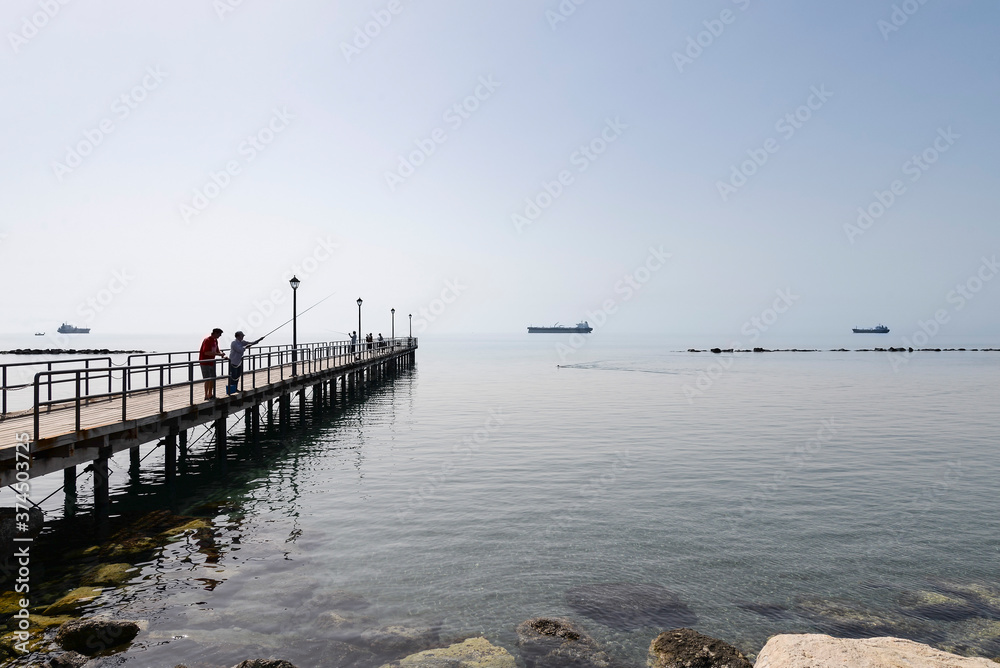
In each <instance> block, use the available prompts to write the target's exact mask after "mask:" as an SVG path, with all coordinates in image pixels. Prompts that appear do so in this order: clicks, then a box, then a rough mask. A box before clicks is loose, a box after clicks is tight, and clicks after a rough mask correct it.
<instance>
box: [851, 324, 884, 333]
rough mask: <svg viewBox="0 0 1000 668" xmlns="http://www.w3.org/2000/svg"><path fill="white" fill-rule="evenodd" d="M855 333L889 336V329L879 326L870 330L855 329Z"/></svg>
mask: <svg viewBox="0 0 1000 668" xmlns="http://www.w3.org/2000/svg"><path fill="white" fill-rule="evenodd" d="M853 331H854V333H855V334H888V333H889V328H888V327H886V326H885V325H878V326H877V327H870V328H868V329H865V328H863V327H855V328H854V330H853Z"/></svg>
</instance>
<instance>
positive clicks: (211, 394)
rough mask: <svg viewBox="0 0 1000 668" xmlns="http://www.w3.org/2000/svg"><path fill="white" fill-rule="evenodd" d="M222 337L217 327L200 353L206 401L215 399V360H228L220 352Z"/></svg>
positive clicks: (203, 343) (202, 346) (206, 338)
mask: <svg viewBox="0 0 1000 668" xmlns="http://www.w3.org/2000/svg"><path fill="white" fill-rule="evenodd" d="M220 336H222V330H221V329H219V328H218V327H216V328H215V329H213V330H212V333H211V334H209V335H208V336H206V337H205V339H204V340H203V341H202V342H201V350H200V351H199V352H198V360H199V362H200V363H201V377H202V378H204V379H205V401H208V400H209V399H214V398H215V358H216V357H221V358H222V359H226V356H225V355H224V354H223V353H222V351H221V350H219V337H220Z"/></svg>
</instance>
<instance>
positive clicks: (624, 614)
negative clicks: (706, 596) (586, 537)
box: [566, 582, 698, 631]
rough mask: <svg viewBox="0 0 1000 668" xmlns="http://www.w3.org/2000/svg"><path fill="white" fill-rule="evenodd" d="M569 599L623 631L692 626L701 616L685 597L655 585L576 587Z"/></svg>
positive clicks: (584, 612) (582, 610) (579, 609)
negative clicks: (682, 599)
mask: <svg viewBox="0 0 1000 668" xmlns="http://www.w3.org/2000/svg"><path fill="white" fill-rule="evenodd" d="M566 602H567V603H568V604H569V607H571V608H572V609H573V610H575V611H576V612H578V613H580V614H581V615H583V616H585V617H589V618H590V619H593V620H594V621H595V622H598V623H600V624H604V625H605V626H610V627H611V628H613V629H617V630H619V631H634V630H635V629H639V628H644V627H654V628H661V629H662V628H679V627H681V626H691V625H693V624H695V623H696V622H697V621H698V616H697V615H695V614H694V612H693V611H692V610H691V608H689V607H688V606H687V605H686V604H685V603H684V602H683V601H681V599H680V598H679V597H678V596H677V594H674V593H673V592H670V591H668V590H666V589H664V588H663V587H660V586H659V585H654V584H633V583H628V582H610V583H605V584H594V585H583V586H580V587H573V588H572V589H570V590H569V591H567V592H566Z"/></svg>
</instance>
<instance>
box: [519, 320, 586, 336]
mask: <svg viewBox="0 0 1000 668" xmlns="http://www.w3.org/2000/svg"><path fill="white" fill-rule="evenodd" d="M592 331H594V328H593V327H591V326H590V325H588V324H587V321H586V320H584V321H583V322H578V323H576V325H574V326H573V327H569V326H567V325H560V324H559V323H556V324H555V325H553V326H552V327H528V334H564V333H567V332H569V333H576V334H590V333H591V332H592Z"/></svg>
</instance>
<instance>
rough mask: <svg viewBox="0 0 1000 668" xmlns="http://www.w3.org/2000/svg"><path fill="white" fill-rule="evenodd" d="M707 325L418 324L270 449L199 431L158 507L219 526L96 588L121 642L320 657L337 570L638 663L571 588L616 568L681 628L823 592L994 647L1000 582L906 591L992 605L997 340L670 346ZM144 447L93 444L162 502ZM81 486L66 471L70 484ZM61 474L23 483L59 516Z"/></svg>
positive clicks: (742, 635) (808, 599) (771, 614)
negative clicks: (683, 619) (648, 587)
mask: <svg viewBox="0 0 1000 668" xmlns="http://www.w3.org/2000/svg"><path fill="white" fill-rule="evenodd" d="M557 342H562V343H564V344H566V347H565V348H559V349H557V346H556V344H557ZM171 343H172V342H171ZM725 343H726V341H724V340H718V341H710V340H694V339H692V340H684V341H681V340H676V341H665V340H657V339H655V338H653V337H649V338H645V339H636V338H625V337H620V338H615V337H612V336H593V337H592V338H588V339H586V341H585V343H584V344H583V345H582V346H580V347H578V348H574V347H572V345H570V342H569V341H568V339H566V338H565V337H561V336H558V335H557V336H554V337H552V336H542V335H535V336H528V335H517V336H513V335H512V336H503V337H498V336H483V337H465V338H455V339H435V338H430V337H428V338H424V339H422V340H421V347H420V350H419V351H418V353H417V366H416V368H415V369H413V370H410V371H408V372H405V373H403V374H402V375H400V376H399V377H398V378H396V379H394V380H393V381H391V382H389V383H387V384H385V385H384V386H382V387H380V388H379V389H377V390H376V391H374V392H372V393H371V394H370V395H369V396H368V397H367V399H366V400H365V401H363V402H359V403H354V404H351V405H350V406H348V407H347V408H346V409H344V410H339V409H338V410H337V411H335V412H333V413H328V414H325V415H319V416H316V415H312V414H310V415H309V416H307V425H306V426H305V427H304V428H303V429H301V430H299V431H297V432H295V433H294V434H293V436H291V437H287V438H285V439H283V440H282V439H280V438H279V437H278V436H269V437H268V438H267V439H265V443H264V452H265V459H266V463H260V462H257V463H254V462H250V461H235V460H234V461H232V462H231V464H230V466H229V472H228V474H227V475H226V476H222V475H220V474H219V472H218V471H217V470H216V469H215V468H214V467H213V465H212V463H211V458H205V459H204V460H201V459H199V458H198V457H197V456H195V457H193V458H192V463H191V465H190V468H189V472H188V474H187V475H186V479H185V481H184V482H183V483H182V484H181V485H180V488H179V489H178V491H177V492H176V493H175V495H174V498H173V499H172V501H173V507H174V508H175V509H176V510H178V511H179V512H182V513H189V514H194V515H198V516H201V517H205V518H207V519H209V520H210V521H211V523H212V525H213V527H214V529H213V532H214V546H213V548H212V549H211V550H206V549H204V546H203V545H202V546H201V547H199V545H197V544H195V543H194V542H193V541H191V540H187V541H182V542H179V543H175V544H172V545H170V546H167V547H166V548H164V549H162V551H159V552H157V553H156V555H155V557H154V558H153V559H152V560H151V561H148V562H143V563H142V564H141V571H140V572H138V573H137V575H136V577H135V578H134V579H133V580H132V582H131V583H130V584H129V585H128V586H126V587H124V588H119V589H115V590H107V591H106V592H105V594H104V595H102V597H100V598H99V599H97V601H96V602H95V603H93V604H92V605H91V611H92V612H94V613H109V614H113V615H115V616H119V617H125V618H133V619H142V620H147V621H148V630H147V631H146V632H144V633H143V635H141V636H140V637H139V639H138V640H137V641H136V643H135V644H134V645H133V647H132V649H130V650H129V651H128V652H127V653H126V654H125V655H124V657H125V658H126V659H127V660H126V664H127V665H136V666H139V665H148V666H172V665H175V664H177V663H185V664H187V665H189V666H199V665H217V666H221V665H232V664H233V663H236V662H238V661H239V660H242V659H245V658H253V657H256V656H274V657H278V658H287V659H289V660H291V661H292V662H293V663H296V664H297V665H300V666H310V665H326V664H325V663H324V661H325V660H326V659H324V653H323V651H322V642H321V641H318V640H317V631H316V627H315V625H314V621H315V617H316V615H318V614H319V612H321V611H322V610H320V609H319V608H315V607H311V605H312V604H311V603H310V600H314V601H315V600H317V599H315V598H314V596H315V595H316V594H317V593H322V592H326V591H333V590H347V591H350V592H355V593H357V594H360V595H363V596H364V597H365V598H367V599H368V600H369V601H370V602H371V603H372V608H371V610H370V611H369V612H368V614H370V615H372V616H374V617H376V618H377V619H378V621H379V623H382V624H387V623H402V624H409V625H428V624H439V625H441V628H442V630H443V632H444V633H446V634H455V635H457V634H463V633H483V634H485V635H486V636H487V637H488V638H490V639H491V640H493V641H494V642H497V643H499V644H502V645H504V646H506V647H508V648H509V649H511V650H514V649H515V635H514V629H515V627H516V626H517V624H518V623H520V622H521V621H523V620H525V619H527V618H529V617H533V616H537V615H558V616H564V617H569V618H572V619H574V620H576V621H577V622H579V623H580V624H582V625H583V626H584V627H585V628H586V629H587V630H588V631H589V632H590V633H592V634H593V635H594V636H595V638H597V639H598V640H599V641H600V642H602V643H606V644H607V646H608V647H609V648H610V649H611V650H612V651H613V652H614V653H615V654H616V655H617V656H619V657H620V658H622V659H624V660H626V661H629V662H631V663H633V664H634V665H642V664H643V663H644V656H645V651H646V648H647V647H648V644H649V642H650V640H651V639H652V638H653V637H654V636H655V634H656V633H657V632H658V631H659V630H660V629H659V628H655V627H648V628H640V629H636V630H629V631H625V630H619V629H615V628H612V627H610V626H605V625H604V624H601V623H599V622H597V621H594V620H591V619H588V618H586V617H583V616H581V614H580V613H579V612H577V611H574V610H573V609H572V608H571V607H570V606H569V604H568V602H567V598H566V592H567V591H568V590H570V589H571V588H574V587H580V586H583V585H591V584H597V583H617V582H625V583H649V584H656V585H659V586H661V587H664V588H666V589H668V590H670V591H671V592H674V593H675V594H676V595H677V596H679V597H680V599H681V600H682V601H683V602H685V603H686V604H687V605H688V606H689V607H690V609H691V610H692V611H693V612H694V613H695V614H696V615H697V622H696V623H695V624H694V626H695V628H697V629H698V630H700V631H702V632H704V633H708V634H710V635H714V636H717V637H720V638H723V639H725V640H728V641H730V642H733V643H735V644H737V645H738V646H740V647H741V648H743V649H745V650H746V651H749V652H756V651H757V650H759V648H760V647H761V645H762V644H763V643H764V642H765V641H766V639H767V637H768V636H769V635H772V634H775V633H780V632H785V631H808V630H817V629H819V630H824V629H826V628H827V627H825V626H824V624H825V623H828V622H829V615H827V617H823V614H826V613H824V612H822V611H827V612H828V610H827V609H828V608H830V607H837V606H839V607H838V608H837V609H839V610H841V613H839V614H840V615H841V617H843V616H844V615H847V616H851V615H855V616H857V617H859V618H863V619H867V618H870V619H875V620H883V619H887V620H890V622H887V623H897V622H898V623H899V624H900V625H901V626H900V628H903V627H905V628H912V629H915V631H914V635H917V636H920V635H921V634H926V637H927V638H928V639H933V640H935V641H936V642H939V643H942V644H944V645H949V646H955V647H960V648H961V647H964V648H966V651H979V652H982V653H989V652H990V651H992V650H991V649H990V647H992V646H991V645H990V644H989V643H990V642H993V641H992V640H990V639H989V638H993V637H994V636H995V637H996V641H997V642H998V643H1000V629H997V628H996V627H997V625H996V623H995V622H989V621H987V620H988V619H989V618H990V617H991V616H993V617H994V618H996V617H997V616H1000V607H998V608H997V609H996V614H994V613H993V612H990V611H989V610H986V612H981V614H977V615H970V614H959V615H952V614H949V613H947V611H945V612H943V613H941V614H933V611H932V612H930V613H928V612H927V611H926V610H924V612H923V613H922V614H913V605H914V604H913V603H912V601H913V599H914V596H917V595H916V594H914V593H913V592H918V591H936V592H941V591H944V590H946V589H948V588H949V587H955V588H958V589H961V588H965V589H963V591H965V590H968V589H969V588H973V589H974V588H976V587H978V588H980V590H982V591H985V592H987V594H986V595H987V597H988V596H990V595H995V596H996V597H997V604H998V606H1000V593H997V592H996V590H990V589H989V588H990V587H993V586H994V585H995V583H996V582H997V580H998V576H1000V559H998V558H1000V554H998V550H1000V516H998V513H997V508H998V502H997V499H998V498H1000V457H998V456H997V447H998V435H997V433H998V432H997V410H998V409H997V405H998V398H1000V396H998V390H997V388H998V385H997V379H998V377H1000V353H992V352H968V351H967V352H941V353H934V352H921V353H914V354H913V355H912V356H908V357H902V358H897V359H896V361H895V362H893V361H892V360H891V359H890V358H889V357H888V356H887V354H886V353H872V352H868V353H861V352H810V353H790V352H789V353H773V354H743V355H736V356H732V355H728V356H727V355H712V354H710V353H700V354H695V353H688V352H681V351H683V350H685V349H686V348H689V347H692V346H694V347H698V348H707V347H712V346H713V345H724V344H725ZM996 343H997V342H989V341H978V342H970V341H954V342H953V341H945V340H944V338H943V337H941V339H940V340H939V341H935V342H934V343H933V344H932V345H935V346H940V347H951V346H954V347H960V346H965V347H980V346H983V347H985V346H989V345H991V344H992V345H994V346H996ZM768 344H770V345H769V347H799V348H824V349H828V348H839V347H846V348H859V347H873V346H875V345H882V346H888V345H899V341H898V340H897V339H896V338H892V339H890V338H888V337H881V338H878V337H876V338H872V337H868V338H865V337H860V338H859V337H853V338H850V337H845V338H841V339H836V340H829V341H812V342H810V341H808V340H807V341H801V340H800V341H795V342H788V343H785V342H777V343H776V342H773V341H772V342H768V343H766V344H763V345H768ZM135 347H143V346H141V345H138V346H135ZM174 347H176V346H174ZM997 347H1000V346H997ZM201 431H202V430H201V429H199V430H196V431H195V432H194V436H197V435H199V434H200V433H201ZM241 432H242V427H236V428H235V430H234V439H235V441H236V442H237V443H239V440H240V436H239V434H240V433H241ZM206 440H207V439H203V441H202V444H204V442H205V441H206ZM199 447H200V446H195V447H194V451H195V452H197V451H198V449H199ZM234 450H239V448H238V447H236V448H234ZM143 454H144V455H145V454H148V455H149V458H148V459H147V460H146V461H145V462H144V467H146V472H145V473H144V476H143V478H142V481H141V482H140V483H138V484H137V483H136V482H135V481H133V480H131V479H130V478H129V476H128V472H127V468H128V458H127V455H125V456H121V455H120V456H119V457H118V458H117V460H116V462H115V465H114V466H113V467H112V468H113V475H112V484H113V493H114V495H115V497H114V501H113V511H114V513H115V514H131V513H140V512H142V511H144V510H149V509H153V508H155V507H162V506H164V505H166V504H167V503H168V501H167V499H168V497H167V493H166V491H165V489H164V488H163V486H162V485H161V478H160V471H161V466H160V463H161V455H160V452H159V451H158V450H155V451H154V450H152V449H151V448H148V447H147V448H144V449H143ZM61 483H62V479H61V476H58V475H57V476H49V477H48V478H43V479H40V480H36V481H35V486H34V490H33V495H34V497H35V498H36V499H39V498H42V497H44V496H45V495H46V494H48V493H49V492H51V491H55V490H56V489H57V488H58V486H59V485H61ZM89 487H90V481H89V474H87V475H86V476H82V477H81V494H82V496H81V499H80V501H81V505H82V507H83V509H84V510H86V508H87V504H88V503H89V493H90V490H89ZM5 494H6V495H7V500H8V503H4V505H10V503H9V502H10V501H11V498H12V497H11V495H10V493H9V491H8V492H5ZM61 497H62V495H61V494H58V493H57V494H55V496H53V497H52V498H51V499H50V500H49V501H47V502H46V503H45V505H44V507H45V508H46V510H47V516H48V517H49V518H50V520H51V524H52V526H53V527H58V526H59V524H60V522H59V518H60V516H61V514H62V498H61ZM50 549H55V548H50ZM990 591H992V592H993V593H992V594H989V592H990ZM907 601H910V603H909V604H907ZM907 605H909V608H907ZM986 607H988V606H986ZM983 609H986V608H983ZM817 610H819V611H821V612H817ZM845 610H846V611H848V612H844V611H845ZM859 623H861V622H859ZM877 623H881V622H876V624H877ZM991 623H992V625H993V626H992V627H991V626H990V624H991ZM907 625H909V626H907ZM989 628H993V630H992V631H990V630H989ZM983 629H987V630H986V631H984V630H983ZM990 633H992V634H993V635H992V636H990V635H989V634H990ZM987 636H989V637H987ZM970 638H979V640H976V641H973V640H970ZM983 638H986V639H985V640H984V639H983ZM976 643H979V644H976ZM998 646H1000V645H998ZM997 654H1000V651H998V652H997Z"/></svg>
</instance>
